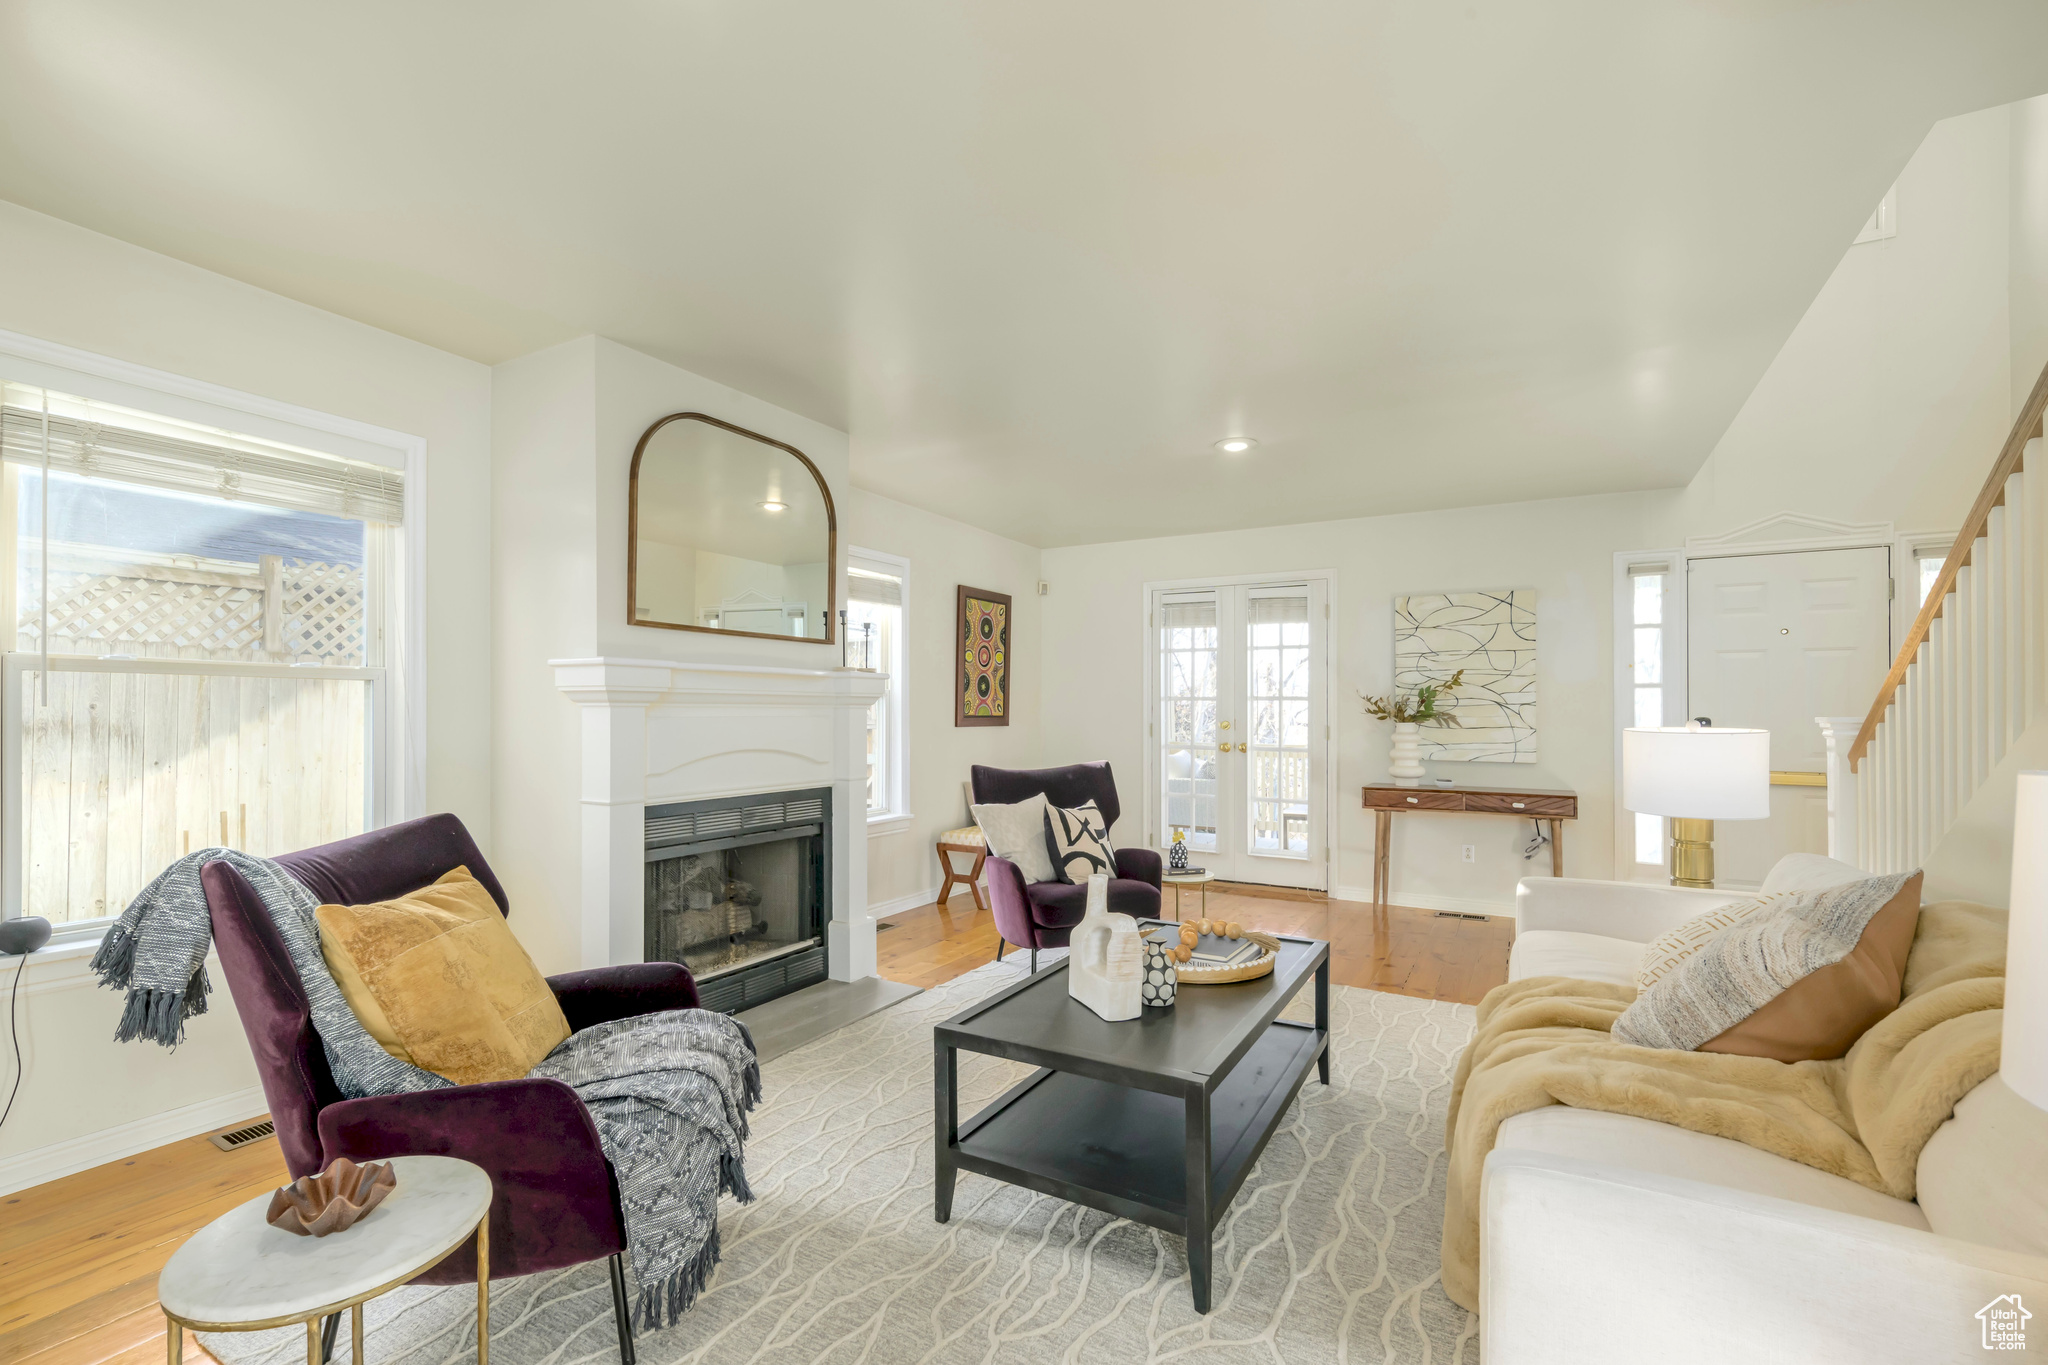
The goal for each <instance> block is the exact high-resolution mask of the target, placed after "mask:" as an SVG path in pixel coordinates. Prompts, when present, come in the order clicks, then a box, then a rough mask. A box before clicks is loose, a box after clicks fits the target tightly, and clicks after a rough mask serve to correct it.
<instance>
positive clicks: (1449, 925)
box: [876, 886, 1515, 1005]
mask: <svg viewBox="0 0 2048 1365" xmlns="http://www.w3.org/2000/svg"><path fill="white" fill-rule="evenodd" d="M1181 897H1182V907H1183V909H1184V911H1185V912H1186V916H1187V918H1189V919H1195V918H1197V917H1199V916H1200V915H1201V913H1202V909H1201V907H1202V895H1201V892H1200V891H1183V892H1182V893H1181ZM1165 913H1166V915H1167V917H1168V918H1169V919H1170V918H1172V917H1173V892H1172V890H1171V889H1169V890H1168V891H1167V893H1166V908H1165ZM1209 915H1210V916H1211V918H1215V917H1217V916H1221V917H1222V918H1224V919H1228V920H1235V921H1237V922H1238V923H1240V924H1242V925H1244V926H1245V927H1246V928H1249V929H1264V930H1266V931H1267V932H1269V933H1277V934H1306V935H1307V936H1309V937H1310V938H1323V939H1328V940H1329V941H1330V980H1331V981H1333V982H1335V983H1336V984H1338V985H1340V986H1364V987H1366V988H1367V989H1369V990H1376V991H1388V992H1391V993H1393V994H1395V995H1419V996H1422V997H1424V998H1426V999H1430V1000H1451V1001H1455V1002H1457V1003H1459V1004H1465V1005H1476V1004H1478V1003H1479V1000H1480V997H1481V996H1483V995H1485V994H1486V993H1487V992H1488V991H1490V990H1492V989H1493V988H1494V987H1495V986H1498V985H1500V984H1501V983H1502V982H1504V981H1506V980H1507V979H1508V949H1509V948H1511V947H1513V946H1514V941H1515V928H1514V920H1513V919H1511V918H1509V917H1507V916H1504V915H1491V916H1488V917H1486V918H1485V919H1459V918H1443V917H1439V916H1438V915H1437V914H1436V913H1435V912H1433V911H1429V910H1411V909H1407V908H1405V907H1403V906H1398V905H1397V906H1390V907H1389V908H1388V910H1387V913H1386V916H1385V918H1384V920H1382V919H1380V918H1379V917H1377V916H1375V915H1374V914H1373V909H1372V907H1371V906H1370V905H1364V904H1361V903H1359V902H1357V901H1335V900H1321V899H1314V900H1310V899H1302V898H1300V896H1299V895H1298V893H1285V894H1281V893H1275V894H1272V895H1250V894H1243V893H1241V892H1240V891H1230V892H1223V891H1218V890H1216V889H1215V888H1214V887H1213V886H1212V887H1211V888H1210V890H1209ZM882 923H883V925H884V928H883V930H882V934H881V937H880V938H879V939H878V940H877V941H876V943H877V946H876V954H877V957H878V960H879V967H878V970H879V971H880V973H881V975H883V976H885V977H887V978H889V979H890V980H891V981H905V982H908V983H910V984H911V985H913V986H936V985H938V984H939V983H941V982H944V981H950V980H952V979H953V978H954V977H956V976H959V975H960V974H961V973H963V972H968V971H972V970H973V969H974V968H976V967H979V966H980V965H981V964H982V963H984V962H987V961H989V960H990V959H991V958H993V957H994V956H995V951H996V926H995V920H994V918H993V917H992V916H991V915H990V914H989V913H988V912H987V911H985V910H977V909H975V908H974V902H973V901H972V900H970V899H969V898H968V896H967V893H966V892H964V891H963V892H961V893H959V894H958V895H955V896H954V897H953V899H952V901H951V902H950V903H949V904H947V905H944V906H940V905H927V906H924V907H922V908H920V909H917V910H905V911H903V912H902V913H901V914H897V915H892V916H890V917H889V918H888V919H886V920H884V921H883V922H882ZM1011 951H1012V952H1015V951H1016V950H1015V949H1014V948H1013V949H1011Z"/></svg>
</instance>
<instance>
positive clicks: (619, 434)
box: [491, 337, 851, 972]
mask: <svg viewBox="0 0 2048 1365" xmlns="http://www.w3.org/2000/svg"><path fill="white" fill-rule="evenodd" d="M493 410H494V424H495V427H494V429H495V433H496V437H495V441H494V450H493V459H494V464H495V469H494V479H495V482H494V485H493V486H494V487H495V488H496V490H497V496H496V497H495V499H494V506H495V515H496V539H495V542H494V552H493V559H494V564H495V567H496V577H497V597H496V599H495V604H494V611H495V617H496V629H495V632H494V645H495V648H494V654H493V665H494V667H493V674H492V680H493V684H494V692H493V698H494V702H493V712H494V721H495V736H494V744H493V763H494V769H495V773H496V777H497V782H496V797H495V801H494V819H495V820H496V822H497V831H498V840H497V846H496V848H495V849H494V850H493V852H492V857H491V865H492V867H493V868H494V869H495V870H496V871H497V873H498V875H499V876H500V878H501V879H503V881H504V883H505V888H506V893H507V895H508V896H509V897H510V898H511V901H512V920H511V922H512V924H513V926H514V927H515V928H516V929H518V930H519V934H520V938H521V941H522V942H524V943H525V944H526V946H527V948H528V950H529V951H531V952H532V954H533V957H534V961H535V962H536V963H538V964H539V966H540V968H541V970H542V971H544V972H559V971H568V970H571V969H573V968H576V967H580V966H582V965H584V964H583V963H582V961H581V948H580V940H579V936H578V922H579V921H578V912H579V911H578V908H579V906H580V904H581V898H582V889H581V883H580V877H579V866H580V862H579V860H580V848H579V843H578V840H579V833H580V828H581V826H580V818H579V809H578V803H577V795H578V791H579V773H580V765H581V761H582V759H581V748H580V738H579V736H580V730H579V721H578V717H577V708H576V705H575V704H574V703H573V702H571V701H570V700H569V699H568V698H567V697H565V696H564V695H562V693H561V692H560V691H559V690H558V689H557V688H556V687H555V681H554V672H553V670H552V669H550V668H549V667H548V660H550V659H562V658H589V657H593V656H598V655H608V656H616V657H622V658H635V659H674V660H684V661H691V662H716V663H763V664H772V665H775V666H778V667H785V668H836V667H838V666H839V663H840V650H839V645H838V643H837V642H834V643H832V644H830V645H827V644H823V643H820V642H817V641H808V640H795V639H791V640H787V641H783V640H759V639H748V638H743V637H734V636H727V635H717V634H705V633H702V632H698V631H678V630H661V629H658V628H655V627H651V626H636V625H631V624H628V622H627V620H626V512H627V505H626V504H627V486H628V477H629V474H630V470H631V467H632V461H633V447H634V445H635V443H636V442H638V441H639V439H640V435H641V433H642V432H644V431H645V430H646V429H647V428H648V427H649V426H650V425H652V424H653V423H654V422H655V421H656V420H658V419H659V418H661V417H664V416H667V415H668V414H670V413H674V412H704V413H709V414H710V415H712V416H714V417H717V418H720V419H722V420H724V421H728V422H732V423H734V424H735V425H737V426H742V427H745V428H747V429H748V430H750V431H757V432H760V433H761V434H762V435H764V436H770V437H773V438H774V439H776V440H778V441H784V442H787V443H788V444H790V445H793V446H795V447H796V448H797V449H798V450H801V451H803V452H804V454H806V455H808V456H809V457H810V458H811V461H812V462H813V463H814V464H816V465H817V466H818V469H819V471H820V472H821V473H822V474H823V475H824V477H825V480H826V484H827V487H828V488H829V489H830V491H831V495H832V497H833V500H834V502H835V503H836V504H838V507H839V511H838V517H839V525H840V531H839V536H840V543H841V545H842V546H843V545H845V544H846V543H847V529H846V516H847V514H846V510H845V505H846V499H847V497H848V494H849V492H850V491H851V490H850V483H849V480H848V478H847V445H846V436H845V433H843V432H839V431H835V430H833V429H832V428H830V427H827V426H824V425H822V424H820V423H817V422H813V421H811V420H810V419H808V418H805V417H799V416H797V415H796V414H795V413H792V412H788V411H786V410H784V409H781V408H777V407H775V406H773V405H771V404H768V403H764V402H762V401H761V400H759V399H757V398H752V397H750V396H748V395H746V394H743V393H741V392H739V391H738V390H737V389H731V388H727V387H726V386H725V385H723V384H717V383H714V382H712V381H711V380H708V379H704V378H702V377H700V376H698V375H694V374H691V373H690V372H688V371H687V370H680V369H677V368H676V367H675V366H673V365H669V364H666V363H664V362H662V361H659V360H655V359H653V358H651V357H649V356H645V355H642V354H640V353H639V352H637V351H634V350H631V349H629V348H627V347H625V346H621V345H618V344H617V343H616V342H611V341H607V340H604V339H602V338H599V337H582V338H579V339H578V340H575V341H570V342H565V343H563V344H562V345H560V346H556V347H552V348H550V349H549V350H546V351H542V352H539V353H537V354H535V355H531V356H526V357H523V358H521V359H519V360H514V361H509V362H507V363H506V364H503V365H500V366H498V367H497V370H496V374H495V383H494V388H493ZM593 549H594V553H593ZM822 586H823V584H822V580H819V587H820V589H822ZM839 595H840V597H841V598H842V599H843V598H844V595H845V594H844V585H843V583H842V584H841V586H840V589H839ZM823 605H824V602H823V601H822V598H821V600H820V601H819V602H817V603H815V604H813V609H814V610H815V609H817V608H819V607H822V606H823Z"/></svg>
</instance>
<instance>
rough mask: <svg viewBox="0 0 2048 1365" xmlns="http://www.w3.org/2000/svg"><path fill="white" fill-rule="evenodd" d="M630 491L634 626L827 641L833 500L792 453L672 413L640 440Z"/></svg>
mask: <svg viewBox="0 0 2048 1365" xmlns="http://www.w3.org/2000/svg"><path fill="white" fill-rule="evenodd" d="M632 498H633V506H632V516H631V520H632V531H631V539H630V541H629V544H628V550H627V554H628V559H627V580H626V601H627V611H628V613H629V619H630V620H631V621H632V623H633V624H634V625H637V626H665V627H668V628H670V629H675V630H717V631H725V632H728V633H734V634H742V635H777V636H785V637H794V638H797V639H804V640H816V641H819V642H820V643H823V642H827V641H830V640H831V639H832V638H833V633H832V622H833V607H834V603H833V575H832V562H833V559H834V557H835V555H836V551H837V528H836V526H835V523H834V519H833V512H832V497H831V494H830V493H828V492H827V491H826V489H825V483H824V480H823V479H821V478H819V476H818V471H817V470H816V469H815V468H814V467H813V466H812V465H811V462H810V461H809V460H808V459H806V458H805V457H804V456H803V454H802V453H801V452H799V451H797V450H795V449H794V448H792V447H790V446H786V445H783V444H782V443H781V442H779V441H771V440H769V439H768V438H767V437H765V436H760V435H756V434H755V433H753V432H751V431H745V430H742V429H741V428H739V427H735V426H732V425H730V424H728V423H725V422H721V421H719V420H717V419H716V418H713V417H706V416H704V415H703V414H702V413H677V414H676V415H674V416H671V417H664V418H662V419H661V420H660V421H659V422H656V423H655V424H654V425H653V426H651V427H649V428H648V429H647V434H646V435H644V436H642V437H641V438H640V446H639V449H637V450H636V451H634V453H633V486H632Z"/></svg>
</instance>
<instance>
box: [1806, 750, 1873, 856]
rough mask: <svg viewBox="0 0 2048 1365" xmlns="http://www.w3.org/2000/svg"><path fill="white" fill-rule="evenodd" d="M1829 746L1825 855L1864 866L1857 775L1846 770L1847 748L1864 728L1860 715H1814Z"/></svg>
mask: <svg viewBox="0 0 2048 1365" xmlns="http://www.w3.org/2000/svg"><path fill="white" fill-rule="evenodd" d="M1813 723H1814V724H1815V725H1818V726H1819V727H1820V733H1821V738H1822V739H1824V740H1826V741H1827V746H1828V767H1827V774H1828V856H1829V857H1830V858H1834V859H1837V860H1839V861H1841V862H1845V863H1847V864H1849V865H1850V866H1851V867H1864V866H1865V863H1864V862H1863V856H1862V855H1863V850H1862V849H1861V848H1860V847H1858V846H1857V840H1856V829H1857V826H1856V812H1857V805H1856V800H1857V791H1856V782H1857V778H1856V774H1855V773H1853V772H1851V771H1850V770H1849V749H1850V747H1851V746H1852V745H1854V744H1855V743H1856V736H1857V734H1858V733H1859V732H1860V731H1861V730H1862V729H1863V717H1861V716H1815V717H1814V718H1813Z"/></svg>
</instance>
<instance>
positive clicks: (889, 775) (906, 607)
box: [839, 545, 917, 839]
mask: <svg viewBox="0 0 2048 1365" xmlns="http://www.w3.org/2000/svg"><path fill="white" fill-rule="evenodd" d="M856 565H858V566H859V567H861V568H863V569H872V570H873V571H874V572H876V573H880V574H888V575H889V576H891V577H893V578H895V579H896V580H897V582H898V583H899V584H901V592H902V597H903V600H902V601H901V602H900V603H899V604H898V605H897V608H896V612H897V621H898V628H897V629H896V630H895V631H894V632H892V638H891V639H890V641H889V654H890V658H889V661H888V662H889V672H888V677H889V688H888V690H887V691H886V692H884V693H883V694H882V701H883V704H884V705H885V706H886V707H887V714H888V718H889V721H888V734H887V736H886V740H887V742H888V745H889V749H890V755H889V757H890V758H891V760H893V761H892V762H891V763H890V764H889V767H888V770H887V771H886V772H885V773H884V774H883V777H884V784H883V785H884V786H886V787H887V788H888V797H889V805H888V809H886V810H880V811H870V812H868V817H867V829H868V837H869V838H871V839H872V838H879V837H881V836H882V835H887V834H901V833H902V832H903V831H904V830H906V829H909V828H910V826H911V824H912V823H913V822H914V821H915V820H916V819H917V817H916V816H915V815H914V814H912V812H911V809H910V705H909V695H908V694H909V691H910V668H909V663H908V661H909V657H910V561H909V560H908V559H905V558H904V557H903V556H901V555H892V554H889V553H887V552H886V551H883V550H869V549H864V548H862V547H861V546H858V545H849V546H847V547H846V567H847V568H849V569H851V568H853V567H854V566H856ZM839 600H840V601H842V602H845V603H847V604H848V605H849V606H851V605H852V602H853V598H852V597H851V595H850V594H849V592H848V591H847V590H846V589H845V588H844V587H843V586H842V588H841V591H840V594H839Z"/></svg>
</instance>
